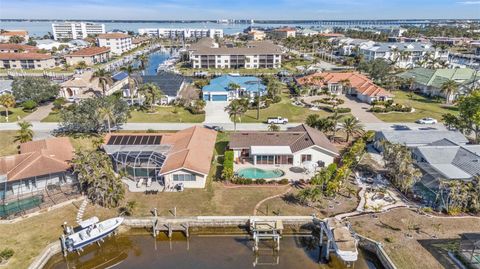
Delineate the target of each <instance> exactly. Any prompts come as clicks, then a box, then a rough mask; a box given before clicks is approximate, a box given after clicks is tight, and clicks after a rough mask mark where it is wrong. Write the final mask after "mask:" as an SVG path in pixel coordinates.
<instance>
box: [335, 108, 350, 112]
mask: <svg viewBox="0 0 480 269" xmlns="http://www.w3.org/2000/svg"><path fill="white" fill-rule="evenodd" d="M350 111H352V109H350V108H349V107H339V108H337V112H338V113H349V112H350Z"/></svg>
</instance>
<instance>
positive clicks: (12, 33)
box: [0, 31, 28, 36]
mask: <svg viewBox="0 0 480 269" xmlns="http://www.w3.org/2000/svg"><path fill="white" fill-rule="evenodd" d="M0 35H3V36H26V35H28V32H27V31H6V32H4V33H1V34H0Z"/></svg>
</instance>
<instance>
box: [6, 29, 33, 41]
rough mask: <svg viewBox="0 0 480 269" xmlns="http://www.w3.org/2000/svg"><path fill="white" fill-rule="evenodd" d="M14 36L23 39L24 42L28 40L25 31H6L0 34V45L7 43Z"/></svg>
mask: <svg viewBox="0 0 480 269" xmlns="http://www.w3.org/2000/svg"><path fill="white" fill-rule="evenodd" d="M14 36H19V37H23V39H24V40H25V42H27V41H28V39H29V38H30V37H29V36H28V32H27V31H26V30H6V31H2V32H0V43H8V42H10V38H12V37H14Z"/></svg>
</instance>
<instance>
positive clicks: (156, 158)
mask: <svg viewBox="0 0 480 269" xmlns="http://www.w3.org/2000/svg"><path fill="white" fill-rule="evenodd" d="M216 137H217V133H216V132H215V131H213V130H210V129H207V128H203V127H198V126H195V127H190V128H188V129H185V130H182V131H179V132H176V133H143V134H142V133H132V134H128V133H117V134H108V135H107V136H106V137H105V144H104V145H103V149H104V150H105V152H106V153H107V154H108V155H109V156H110V157H111V158H112V162H113V165H114V169H115V171H117V172H118V171H125V172H126V173H127V174H128V177H129V178H130V180H129V181H126V183H127V185H128V186H129V190H131V191H142V190H148V189H149V188H150V189H154V188H156V189H157V190H158V189H160V190H164V189H165V190H173V189H175V188H176V187H178V185H179V184H181V185H183V187H184V188H204V187H205V182H206V179H207V176H208V173H209V172H210V166H211V162H212V158H213V150H214V146H215V140H216Z"/></svg>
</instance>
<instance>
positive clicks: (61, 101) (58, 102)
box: [53, 97, 67, 110]
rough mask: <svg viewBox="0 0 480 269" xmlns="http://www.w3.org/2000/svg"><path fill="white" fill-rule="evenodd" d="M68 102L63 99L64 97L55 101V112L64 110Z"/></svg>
mask: <svg viewBox="0 0 480 269" xmlns="http://www.w3.org/2000/svg"><path fill="white" fill-rule="evenodd" d="M66 102H67V101H66V100H65V98H63V97H60V98H57V99H55V101H53V109H54V110H60V109H62V107H63V105H64V104H65V103H66Z"/></svg>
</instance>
